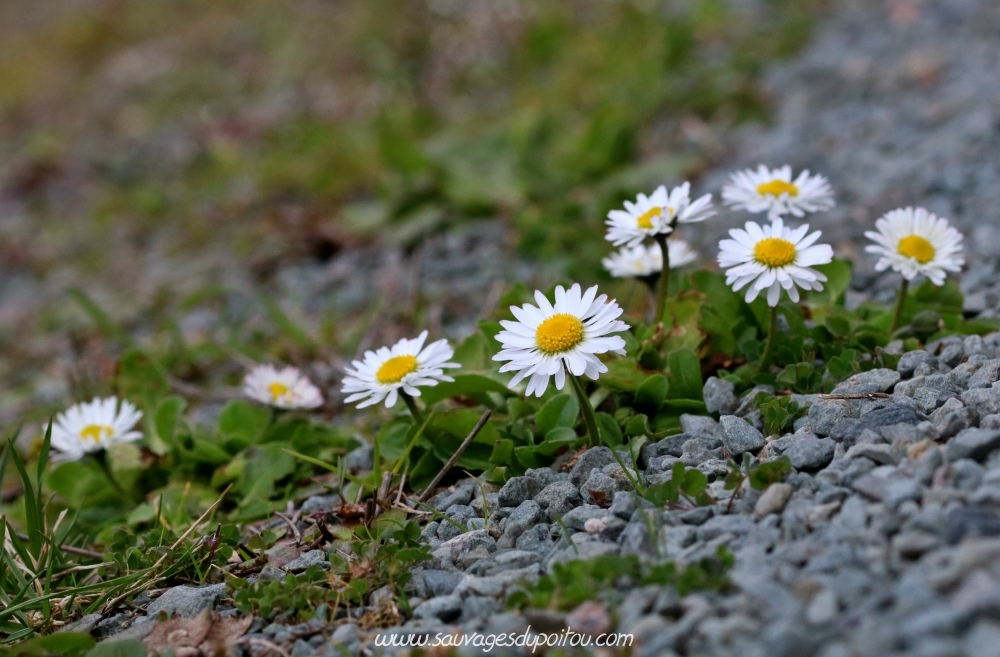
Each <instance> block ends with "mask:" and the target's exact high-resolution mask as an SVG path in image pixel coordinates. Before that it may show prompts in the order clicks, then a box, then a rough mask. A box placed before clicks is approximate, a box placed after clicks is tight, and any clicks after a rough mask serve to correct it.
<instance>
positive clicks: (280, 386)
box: [267, 381, 289, 399]
mask: <svg viewBox="0 0 1000 657" xmlns="http://www.w3.org/2000/svg"><path fill="white" fill-rule="evenodd" d="M267 389H268V391H269V392H270V393H271V399H280V398H281V397H284V396H285V395H287V394H288V390H289V388H288V386H286V385H285V384H284V383H278V382H277V381H275V382H274V383H272V384H270V385H268V386H267Z"/></svg>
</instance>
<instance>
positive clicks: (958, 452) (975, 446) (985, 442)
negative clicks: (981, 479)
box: [947, 429, 1000, 461]
mask: <svg viewBox="0 0 1000 657" xmlns="http://www.w3.org/2000/svg"><path fill="white" fill-rule="evenodd" d="M997 448H1000V430H997V429H966V430H965V431H962V432H960V433H959V434H958V435H956V436H955V437H954V438H952V439H951V440H949V441H948V446H947V453H948V460H949V461H957V460H959V459H974V460H976V461H982V460H983V459H985V458H986V457H987V456H989V454H990V452H992V451H993V450H995V449H997Z"/></svg>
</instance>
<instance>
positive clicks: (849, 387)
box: [833, 368, 900, 395]
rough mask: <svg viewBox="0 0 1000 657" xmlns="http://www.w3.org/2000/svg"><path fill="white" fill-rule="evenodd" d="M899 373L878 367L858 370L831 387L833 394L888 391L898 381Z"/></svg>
mask: <svg viewBox="0 0 1000 657" xmlns="http://www.w3.org/2000/svg"><path fill="white" fill-rule="evenodd" d="M899 379H900V375H899V372H897V371H895V370H890V369H887V368H880V369H875V370H868V371H867V372H860V373H858V374H855V375H854V376H852V377H850V378H849V379H847V380H846V381H843V382H842V383H840V384H839V385H838V386H837V387H836V388H834V389H833V394H835V395H843V394H864V393H869V392H888V391H889V390H892V387H893V386H894V385H896V384H897V383H899Z"/></svg>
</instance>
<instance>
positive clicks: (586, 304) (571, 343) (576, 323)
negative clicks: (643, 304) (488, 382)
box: [493, 192, 666, 397]
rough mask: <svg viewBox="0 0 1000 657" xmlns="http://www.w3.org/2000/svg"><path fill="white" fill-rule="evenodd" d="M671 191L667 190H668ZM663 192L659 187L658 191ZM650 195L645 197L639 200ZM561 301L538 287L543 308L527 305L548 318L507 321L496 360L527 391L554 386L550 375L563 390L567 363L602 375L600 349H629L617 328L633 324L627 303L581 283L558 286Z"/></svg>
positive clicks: (513, 382)
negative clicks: (527, 336) (528, 335)
mask: <svg viewBox="0 0 1000 657" xmlns="http://www.w3.org/2000/svg"><path fill="white" fill-rule="evenodd" d="M664 194H666V192H664ZM653 197H654V198H656V197H657V193H654V194H653ZM646 201H648V199H645V198H644V197H640V199H639V203H638V204H639V205H640V206H641V204H642V203H643V202H646ZM555 297H556V302H555V305H553V304H551V303H549V301H548V300H547V299H546V298H545V296H544V295H543V294H542V293H541V292H536V293H535V299H536V301H538V302H539V306H540V307H538V308H536V307H534V306H530V305H526V306H524V307H523V308H522V310H523V311H524V312H525V313H526V314H528V313H540V315H541V317H542V321H540V322H538V323H537V324H536V325H535V326H534V327H532V328H530V329H529V328H528V326H527V325H525V324H523V323H522V326H521V327H519V328H518V329H517V330H515V329H514V328H513V327H512V326H511V324H514V322H506V323H505V324H504V327H505V328H506V329H507V330H506V331H501V332H500V333H498V334H497V336H496V338H497V341H498V342H500V344H501V345H502V347H503V348H502V349H501V350H500V352H499V353H498V354H497V355H495V356H494V357H493V360H496V361H501V362H504V365H503V366H501V367H500V371H501V372H516V374H515V375H514V378H513V379H511V381H510V383H509V384H508V386H509V387H511V388H514V387H516V386H517V385H518V384H520V383H521V382H522V381H524V380H525V379H527V380H528V385H527V387H526V389H525V393H524V394H525V395H527V396H531V395H537V396H539V397H540V396H542V395H543V394H545V390H546V389H547V388H548V385H549V380H550V379H551V378H553V377H554V378H555V384H556V389H558V390H562V389H563V386H564V384H565V382H566V376H565V369H568V370H569V371H570V372H572V373H573V374H574V375H576V376H588V377H590V378H593V379H596V378H597V376H598V374H600V372H602V371H606V368H604V366H603V364H601V362H600V361H599V360H597V358H596V357H595V356H594V354H604V353H609V352H614V353H619V354H624V348H625V341H624V340H623V339H622V338H620V337H617V336H613V335H611V334H613V333H620V332H622V331H626V330H628V328H629V327H628V325H626V324H625V323H624V322H622V321H620V320H618V319H617V318H618V317H619V316H620V315H621V314H622V309H621V308H620V307H619V306H618V303H617V302H615V301H614V300H610V301H609V300H608V298H607V296H606V295H603V294H602V295H600V296H598V294H597V288H596V286H595V287H591V288H590V289H588V290H587V291H586V292H582V290H581V288H580V286H579V285H573V286H572V287H571V288H570V289H569V290H564V289H563V288H562V287H557V288H556V294H555ZM527 330H531V332H532V335H533V336H534V337H533V339H532V342H531V344H529V345H525V342H524V339H523V335H524V333H525V331H527Z"/></svg>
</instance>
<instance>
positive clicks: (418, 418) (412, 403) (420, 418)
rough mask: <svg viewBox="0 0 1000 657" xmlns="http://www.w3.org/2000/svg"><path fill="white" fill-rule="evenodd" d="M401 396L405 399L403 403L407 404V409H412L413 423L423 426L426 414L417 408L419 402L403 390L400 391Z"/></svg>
mask: <svg viewBox="0 0 1000 657" xmlns="http://www.w3.org/2000/svg"><path fill="white" fill-rule="evenodd" d="M399 396H400V397H402V398H403V402H404V403H405V404H406V407H407V408H408V409H410V415H411V416H412V417H413V421H414V422H416V423H417V424H423V423H424V414H423V413H422V412H420V409H419V408H418V407H417V400H416V399H414V398H413V397H411V396H410V395H408V394H406V393H405V392H403V391H402V390H400V391H399Z"/></svg>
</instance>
